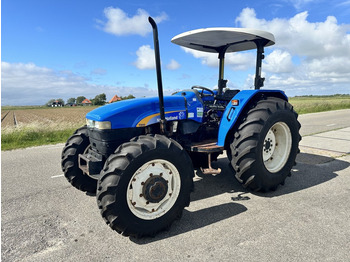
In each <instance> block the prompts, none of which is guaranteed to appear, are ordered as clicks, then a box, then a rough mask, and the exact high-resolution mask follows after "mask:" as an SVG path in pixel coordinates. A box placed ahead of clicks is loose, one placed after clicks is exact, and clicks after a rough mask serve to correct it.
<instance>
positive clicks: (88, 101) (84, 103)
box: [81, 98, 92, 106]
mask: <svg viewBox="0 0 350 262" xmlns="http://www.w3.org/2000/svg"><path fill="white" fill-rule="evenodd" d="M81 103H82V105H83V106H91V105H92V102H91V101H90V100H89V99H87V98H85V99H84V100H83V102H81Z"/></svg>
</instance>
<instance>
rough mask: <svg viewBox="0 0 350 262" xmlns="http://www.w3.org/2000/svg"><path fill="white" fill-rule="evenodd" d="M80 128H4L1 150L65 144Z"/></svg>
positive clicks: (32, 126)
mask: <svg viewBox="0 0 350 262" xmlns="http://www.w3.org/2000/svg"><path fill="white" fill-rule="evenodd" d="M77 128H78V127H75V126H72V125H68V127H67V128H65V129H59V128H57V127H54V126H49V127H41V126H40V125H37V124H36V125H29V126H22V127H16V128H14V127H11V128H4V129H3V130H2V132H1V150H12V149H18V148H26V147H32V146H40V145H49V144H57V143H64V142H66V141H67V139H68V138H69V137H70V136H71V135H72V134H73V133H74V131H75V130H76V129H77Z"/></svg>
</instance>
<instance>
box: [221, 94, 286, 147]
mask: <svg viewBox="0 0 350 262" xmlns="http://www.w3.org/2000/svg"><path fill="white" fill-rule="evenodd" d="M261 94H264V95H265V96H274V97H279V98H282V99H284V100H286V101H288V98H287V96H286V95H285V94H284V92H283V91H280V90H261V89H260V90H243V91H241V92H239V93H238V94H236V95H235V96H234V97H233V98H232V100H231V101H230V102H229V103H228V104H227V107H226V109H225V111H224V114H223V116H222V119H221V122H220V126H219V134H218V146H225V141H226V139H227V138H228V137H227V135H228V134H229V133H230V131H231V130H232V129H233V128H234V127H235V124H236V123H237V119H238V118H239V116H240V115H241V114H242V113H243V112H245V111H246V110H244V109H246V108H247V107H248V106H249V105H250V102H251V101H252V99H253V98H254V97H256V96H259V95H261ZM233 100H238V102H239V103H238V105H233V103H232V101H233Z"/></svg>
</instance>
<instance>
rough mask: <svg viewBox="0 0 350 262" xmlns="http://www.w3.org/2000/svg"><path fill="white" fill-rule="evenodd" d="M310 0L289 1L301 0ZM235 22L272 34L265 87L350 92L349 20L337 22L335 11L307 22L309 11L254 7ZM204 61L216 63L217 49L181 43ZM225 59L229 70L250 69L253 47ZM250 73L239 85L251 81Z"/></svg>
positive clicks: (265, 62)
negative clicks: (286, 14)
mask: <svg viewBox="0 0 350 262" xmlns="http://www.w3.org/2000/svg"><path fill="white" fill-rule="evenodd" d="M307 2H309V1H293V3H294V4H295V5H298V6H300V5H303V4H306V3H307ZM236 24H237V26H239V27H244V28H255V29H260V30H265V31H268V32H271V33H273V34H274V35H275V38H276V45H274V46H272V47H268V48H266V50H265V56H266V58H265V59H264V60H263V68H262V69H263V72H262V74H263V76H264V77H266V81H265V87H264V88H273V89H283V90H285V91H286V92H287V94H288V95H291V96H293V95H302V94H334V93H350V88H349V83H350V71H349V68H350V59H349V57H350V34H349V31H350V24H338V21H337V19H336V17H334V16H328V17H327V18H326V19H325V21H321V22H309V21H308V12H306V11H305V12H301V13H298V14H296V15H295V16H293V17H291V18H274V19H272V20H266V19H259V18H258V17H257V15H256V12H255V10H254V9H252V8H245V9H243V10H242V11H241V13H240V14H239V16H238V17H237V18H236ZM183 50H184V51H185V52H186V53H190V54H192V55H193V56H194V57H196V58H199V59H200V60H201V62H202V64H203V65H207V66H211V67H212V66H213V67H214V66H215V67H217V66H218V59H217V54H211V53H204V52H199V51H195V50H191V49H187V48H183ZM225 65H226V66H229V68H231V69H233V70H247V69H249V68H250V69H254V65H255V52H239V53H229V54H226V57H225ZM253 83H254V75H248V77H247V79H246V81H245V84H244V86H243V87H241V89H249V88H251V87H252V86H253Z"/></svg>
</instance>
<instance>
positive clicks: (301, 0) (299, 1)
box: [288, 0, 319, 10]
mask: <svg viewBox="0 0 350 262" xmlns="http://www.w3.org/2000/svg"><path fill="white" fill-rule="evenodd" d="M316 1H319V0H316ZM316 1H315V0H288V2H290V3H291V4H292V5H293V6H294V7H295V9H297V10H299V9H301V8H303V7H304V6H305V5H307V4H308V3H311V2H316Z"/></svg>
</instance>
